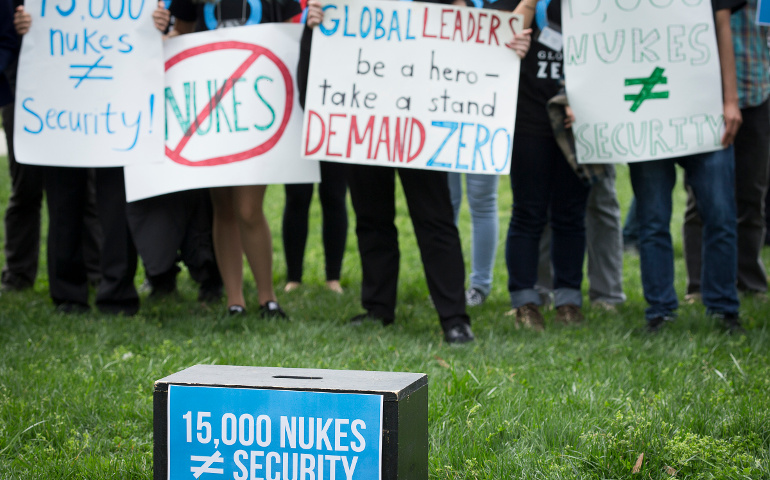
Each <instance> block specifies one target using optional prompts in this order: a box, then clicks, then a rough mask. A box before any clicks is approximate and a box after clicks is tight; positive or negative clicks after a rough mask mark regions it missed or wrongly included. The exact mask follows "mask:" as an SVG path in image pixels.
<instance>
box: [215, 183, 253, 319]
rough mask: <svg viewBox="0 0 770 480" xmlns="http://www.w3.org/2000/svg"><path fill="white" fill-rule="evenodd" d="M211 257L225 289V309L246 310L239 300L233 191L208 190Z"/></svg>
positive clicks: (240, 272)
mask: <svg viewBox="0 0 770 480" xmlns="http://www.w3.org/2000/svg"><path fill="white" fill-rule="evenodd" d="M210 191H211V203H212V205H213V207H214V226H213V237H214V253H215V255H216V257H217V265H218V266H219V272H220V273H221V274H222V282H223V283H224V285H225V295H227V305H228V306H231V305H241V306H246V300H244V298H243V253H242V252H243V247H242V246H241V237H240V235H239V234H238V220H237V219H236V216H235V203H234V202H235V200H234V197H235V195H234V188H233V187H222V188H212V189H210Z"/></svg>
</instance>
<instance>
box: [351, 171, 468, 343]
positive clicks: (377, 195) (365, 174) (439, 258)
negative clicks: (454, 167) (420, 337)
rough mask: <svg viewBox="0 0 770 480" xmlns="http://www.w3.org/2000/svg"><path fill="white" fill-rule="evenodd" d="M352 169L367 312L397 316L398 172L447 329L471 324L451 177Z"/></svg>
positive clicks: (352, 185)
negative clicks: (396, 193) (455, 219)
mask: <svg viewBox="0 0 770 480" xmlns="http://www.w3.org/2000/svg"><path fill="white" fill-rule="evenodd" d="M349 169H350V170H349V177H348V179H349V186H350V196H351V198H352V200H353V208H354V210H355V212H356V235H357V236H358V250H359V252H360V255H361V267H362V270H363V281H362V285H361V303H362V305H363V307H364V308H365V309H366V310H367V312H369V313H370V314H372V315H374V316H378V317H383V318H387V319H392V318H394V316H395V310H396V293H397V290H398V270H399V258H400V254H399V249H398V231H397V229H396V226H395V224H394V220H395V216H396V205H395V185H396V178H395V175H396V173H398V175H399V177H400V179H401V184H402V186H403V188H404V194H405V196H406V202H407V205H408V207H409V214H410V216H411V219H412V225H414V233H415V236H416V237H417V245H418V246H419V248H420V255H421V257H422V264H423V269H424V271H425V278H426V280H427V283H428V290H429V291H430V295H431V298H432V300H433V303H434V305H435V306H436V311H437V312H438V315H439V320H440V321H441V325H442V327H443V328H444V329H447V328H451V327H452V326H454V325H456V324H458V323H470V319H469V318H468V315H467V314H466V312H465V294H464V284H465V264H464V263H463V256H462V247H461V244H460V235H459V233H458V231H457V226H456V225H455V223H454V220H453V212H452V204H451V201H450V199H449V186H448V184H447V178H446V174H445V173H443V172H433V171H426V170H416V169H400V168H390V167H371V166H362V165H351V166H350V167H349Z"/></svg>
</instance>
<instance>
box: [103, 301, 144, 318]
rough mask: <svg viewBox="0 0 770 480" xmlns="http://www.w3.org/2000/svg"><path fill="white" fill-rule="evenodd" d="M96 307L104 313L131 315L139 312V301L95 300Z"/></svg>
mask: <svg viewBox="0 0 770 480" xmlns="http://www.w3.org/2000/svg"><path fill="white" fill-rule="evenodd" d="M96 309H97V310H99V312H101V313H103V314H105V315H124V316H126V317H133V316H134V315H136V314H137V313H139V301H133V302H132V301H130V300H127V301H117V302H96Z"/></svg>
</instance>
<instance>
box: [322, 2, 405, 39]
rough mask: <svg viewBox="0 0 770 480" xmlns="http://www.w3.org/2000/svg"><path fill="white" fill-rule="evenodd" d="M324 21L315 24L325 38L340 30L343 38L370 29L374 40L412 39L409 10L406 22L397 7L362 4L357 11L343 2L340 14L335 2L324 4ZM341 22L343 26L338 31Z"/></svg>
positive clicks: (363, 35) (360, 35)
mask: <svg viewBox="0 0 770 480" xmlns="http://www.w3.org/2000/svg"><path fill="white" fill-rule="evenodd" d="M323 10H324V22H323V23H321V25H319V26H318V28H319V30H320V32H321V33H322V34H323V35H326V36H327V37H330V36H332V35H335V34H337V33H338V32H339V33H341V35H342V36H343V37H360V38H367V37H369V35H370V34H372V31H373V32H374V34H373V35H372V38H373V39H374V40H383V39H384V40H385V41H393V42H401V41H404V40H415V39H416V37H415V35H414V32H412V30H411V29H412V11H411V10H407V11H406V12H405V13H406V21H404V18H403V13H404V12H402V17H399V15H398V14H399V12H398V10H395V9H392V10H383V9H382V8H374V9H372V8H370V7H363V8H361V10H360V11H357V10H356V9H355V8H354V9H353V11H352V12H351V8H350V7H349V6H348V5H346V6H345V7H344V8H343V10H342V12H341V13H342V14H341V15H340V14H339V13H338V12H337V10H338V8H337V6H336V5H326V6H325V7H323ZM340 24H342V29H341V30H340Z"/></svg>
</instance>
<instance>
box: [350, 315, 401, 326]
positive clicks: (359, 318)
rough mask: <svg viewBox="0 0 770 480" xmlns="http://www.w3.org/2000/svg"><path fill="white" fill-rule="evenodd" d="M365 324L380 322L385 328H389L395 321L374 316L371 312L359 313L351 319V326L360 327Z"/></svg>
mask: <svg viewBox="0 0 770 480" xmlns="http://www.w3.org/2000/svg"><path fill="white" fill-rule="evenodd" d="M364 322H380V323H382V325H383V326H384V327H387V326H388V325H391V324H393V319H392V318H385V317H380V316H377V315H372V314H371V313H369V312H366V313H359V314H358V315H355V316H353V317H352V318H351V319H350V324H351V325H356V326H358V325H362V324H363V323H364Z"/></svg>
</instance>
